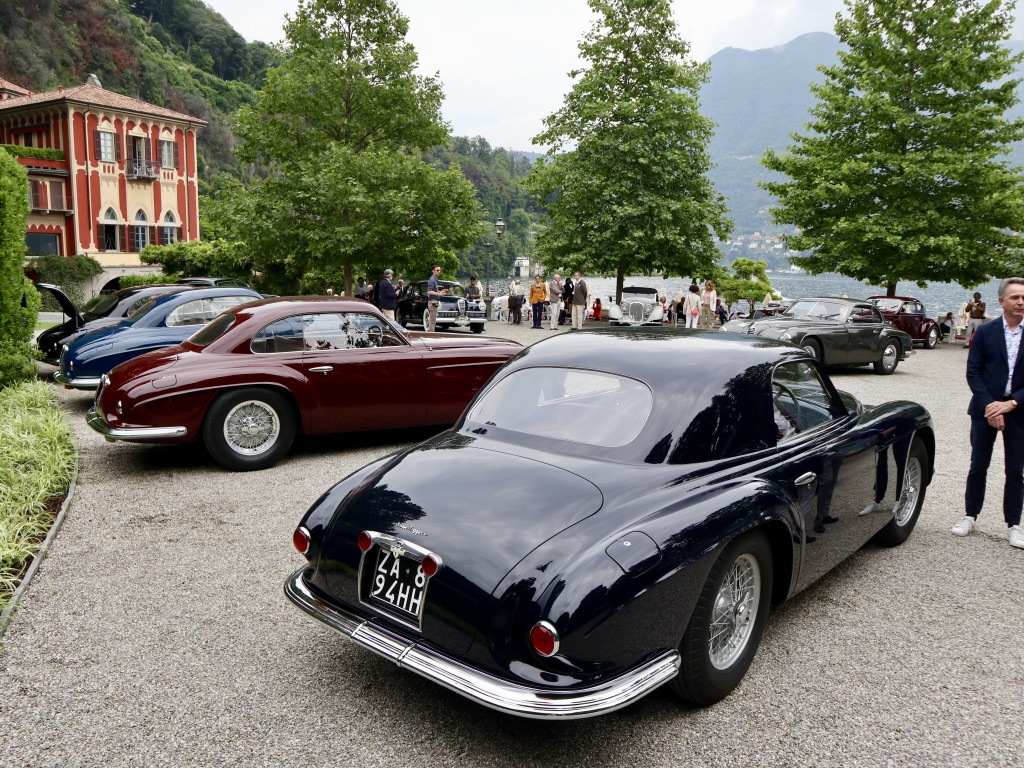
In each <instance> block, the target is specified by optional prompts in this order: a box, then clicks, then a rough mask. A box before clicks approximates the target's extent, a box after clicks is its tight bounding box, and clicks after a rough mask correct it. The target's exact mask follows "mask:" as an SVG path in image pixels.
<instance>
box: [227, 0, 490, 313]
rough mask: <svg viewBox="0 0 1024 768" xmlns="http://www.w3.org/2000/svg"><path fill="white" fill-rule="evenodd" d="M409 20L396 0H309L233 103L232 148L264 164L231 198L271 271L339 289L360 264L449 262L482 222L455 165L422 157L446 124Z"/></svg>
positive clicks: (402, 267)
mask: <svg viewBox="0 0 1024 768" xmlns="http://www.w3.org/2000/svg"><path fill="white" fill-rule="evenodd" d="M407 28H408V20H407V19H406V18H405V17H404V16H403V15H402V14H401V13H400V12H399V10H398V8H397V6H396V5H395V3H394V2H391V0H307V1H304V2H300V4H299V8H298V11H297V12H296V15H295V17H294V18H290V19H289V20H288V21H287V24H286V27H285V35H286V53H287V54H288V58H287V60H286V61H285V63H283V64H282V65H281V66H280V67H278V68H277V69H275V70H271V71H270V72H269V73H268V75H267V79H266V82H265V84H264V87H263V90H262V91H261V92H260V94H259V99H258V103H257V104H256V106H255V107H252V108H243V109H242V110H240V112H239V113H238V115H237V133H238V135H239V136H240V137H241V139H242V140H243V143H242V145H241V146H240V147H239V150H238V154H239V157H240V159H242V160H243V161H244V162H250V163H262V164H265V165H267V166H268V167H269V169H270V171H271V173H270V174H269V175H268V176H267V177H266V178H265V179H264V180H261V181H258V182H256V183H255V184H254V185H252V187H251V188H250V190H249V191H248V194H243V195H240V196H238V197H237V198H236V199H235V200H233V201H230V202H229V203H228V205H230V206H231V207H232V211H231V213H232V214H233V218H234V220H235V221H236V222H237V225H238V227H239V232H238V233H237V234H238V235H239V236H241V237H243V238H244V240H245V241H246V242H247V243H248V245H249V246H250V247H251V249H252V256H253V261H254V266H255V268H256V269H257V271H259V272H261V273H263V274H264V275H266V276H268V279H270V280H283V281H286V282H287V281H293V282H294V283H295V284H296V285H297V286H299V287H301V288H305V287H319V285H320V284H322V283H323V281H324V280H325V279H326V280H330V281H331V282H333V281H335V280H337V281H338V282H335V283H334V285H335V287H337V285H338V284H341V285H343V287H344V290H345V292H346V293H347V292H350V290H351V286H352V282H353V273H354V271H355V270H358V271H359V272H360V273H362V274H369V275H371V277H372V276H375V275H377V274H379V272H380V270H382V269H384V268H385V267H392V268H393V269H395V270H396V272H407V273H409V274H411V275H417V276H419V275H424V276H425V275H427V274H428V272H429V269H430V264H431V262H434V261H436V262H438V263H441V264H442V265H443V267H444V269H445V271H446V272H448V273H452V272H454V271H455V269H456V267H457V266H458V259H457V258H456V256H455V252H456V251H457V250H458V249H460V248H465V247H467V246H468V245H469V244H470V243H471V242H472V241H473V240H474V238H475V237H476V236H477V235H478V234H479V232H480V224H479V222H478V219H477V213H476V203H475V201H474V200H473V188H472V186H471V185H470V184H469V183H468V182H467V181H466V180H465V178H464V177H463V176H462V174H461V172H460V171H459V169H458V167H457V166H453V167H451V168H449V169H447V170H443V171H442V170H439V169H437V168H435V167H432V166H430V165H428V164H427V163H426V162H424V160H423V154H424V153H425V152H426V151H427V149H428V148H430V147H431V146H433V145H436V144H444V143H447V140H448V130H447V126H446V125H445V124H444V122H443V121H442V120H441V117H440V107H441V99H442V94H441V86H440V83H439V82H438V80H437V78H436V77H422V76H419V75H416V74H415V67H416V62H417V56H416V52H415V50H414V49H413V47H412V45H410V44H409V43H407V42H406V41H405V34H406V31H407Z"/></svg>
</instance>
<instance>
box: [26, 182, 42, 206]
mask: <svg viewBox="0 0 1024 768" xmlns="http://www.w3.org/2000/svg"><path fill="white" fill-rule="evenodd" d="M42 186H43V183H42V182H41V181H35V180H34V179H29V181H28V204H29V207H30V208H32V210H35V211H38V210H39V209H40V208H42V207H43V197H42V195H43V192H42Z"/></svg>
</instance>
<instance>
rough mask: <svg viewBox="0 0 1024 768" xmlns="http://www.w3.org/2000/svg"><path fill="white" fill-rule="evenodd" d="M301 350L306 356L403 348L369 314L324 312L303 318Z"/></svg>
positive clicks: (389, 330) (389, 329)
mask: <svg viewBox="0 0 1024 768" xmlns="http://www.w3.org/2000/svg"><path fill="white" fill-rule="evenodd" d="M302 323H303V332H302V337H303V346H304V348H305V350H306V351H307V352H317V351H324V350H337V349H369V348H373V347H393V346H399V345H401V344H402V340H401V339H400V338H399V337H398V334H397V333H396V332H395V330H394V329H393V328H392V327H391V326H390V325H388V324H387V323H386V322H384V321H383V320H382V319H381V318H380V317H378V316H377V315H372V314H370V313H368V312H324V313H321V314H315V315H304V316H303V318H302Z"/></svg>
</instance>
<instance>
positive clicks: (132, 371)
mask: <svg viewBox="0 0 1024 768" xmlns="http://www.w3.org/2000/svg"><path fill="white" fill-rule="evenodd" d="M521 348H522V345H520V344H519V343H518V342H515V341H510V340H508V339H494V338H488V337H467V336H451V335H445V334H428V333H417V334H408V333H406V332H404V331H403V330H402V329H401V328H399V327H397V326H395V325H393V324H392V323H390V322H389V321H388V320H387V319H386V318H385V317H384V316H383V315H382V314H381V312H380V310H378V309H377V308H376V307H374V306H373V305H372V304H369V303H368V302H365V301H361V300H352V299H339V298H335V297H308V296H307V297H291V298H273V299H263V300H261V301H254V302H251V303H247V304H241V305H239V306H237V307H234V308H233V309H231V310H230V311H228V312H224V313H223V314H221V315H219V316H218V317H217V318H215V319H214V320H213V321H212V322H210V323H209V324H208V325H207V326H205V327H204V328H203V329H202V330H201V331H199V332H197V333H196V334H195V335H193V336H192V337H190V338H189V339H188V340H187V341H185V342H184V343H182V344H179V345H178V346H174V347H168V348H166V349H162V350H158V351H156V352H151V353H149V354H145V355H141V356H140V357H137V358H134V359H132V360H130V361H128V362H126V363H124V364H122V365H118V366H117V367H115V368H114V369H113V370H112V371H111V372H110V373H109V374H108V375H106V376H104V377H103V379H102V381H101V384H100V388H99V391H98V392H97V394H96V404H95V406H94V407H93V408H92V409H91V410H90V411H89V414H88V416H87V420H88V423H89V425H90V426H91V427H92V428H93V429H95V430H96V431H97V432H99V433H100V434H101V435H103V436H104V437H106V438H107V439H108V440H112V441H113V440H126V441H132V442H153V443H182V442H186V441H189V440H194V439H197V438H199V437H202V440H203V442H204V444H205V445H206V447H207V450H209V452H210V454H211V455H212V456H213V458H214V459H215V460H216V461H217V462H218V463H220V464H221V465H222V466H224V467H227V468H228V469H236V470H249V469H264V468H266V467H270V466H272V465H273V464H274V463H275V462H277V461H278V460H279V459H280V458H281V457H282V456H284V455H285V453H287V452H288V449H289V448H290V446H291V443H292V440H293V438H294V436H295V433H296V432H297V431H301V432H305V433H307V434H330V433H335V432H358V431H365V430H379V429H394V428H399V427H402V428H404V427H421V426H432V425H447V424H451V423H453V422H454V421H455V420H456V419H457V418H458V417H459V416H460V415H461V413H462V411H463V409H464V408H465V407H466V404H467V403H468V402H469V401H470V400H471V399H472V398H473V396H474V395H475V394H476V393H477V391H478V390H479V389H480V387H481V386H483V384H484V382H486V381H487V380H488V379H489V378H490V376H491V374H493V373H494V372H495V371H496V370H497V369H498V368H499V367H500V366H501V365H502V364H503V363H504V362H505V361H506V360H508V359H509V358H510V357H512V356H513V355H515V354H516V353H517V352H519V351H520V349H521Z"/></svg>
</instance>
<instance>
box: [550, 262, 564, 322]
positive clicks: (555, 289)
mask: <svg viewBox="0 0 1024 768" xmlns="http://www.w3.org/2000/svg"><path fill="white" fill-rule="evenodd" d="M561 300H562V276H561V275H555V276H554V277H553V278H552V279H551V280H548V325H549V327H550V329H551V330H552V331H553V330H555V325H556V324H557V323H558V302H560V301H561Z"/></svg>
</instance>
